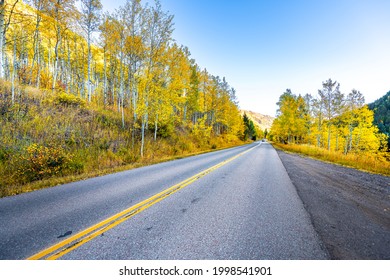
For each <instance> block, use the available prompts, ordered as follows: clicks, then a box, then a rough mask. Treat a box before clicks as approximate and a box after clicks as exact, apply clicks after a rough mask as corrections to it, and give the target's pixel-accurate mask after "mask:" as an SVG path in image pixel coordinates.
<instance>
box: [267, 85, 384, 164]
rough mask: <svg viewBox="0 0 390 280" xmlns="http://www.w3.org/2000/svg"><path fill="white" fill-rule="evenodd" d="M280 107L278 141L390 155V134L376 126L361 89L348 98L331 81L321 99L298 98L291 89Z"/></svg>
mask: <svg viewBox="0 0 390 280" xmlns="http://www.w3.org/2000/svg"><path fill="white" fill-rule="evenodd" d="M277 105H278V106H279V109H278V112H277V118H276V119H275V121H274V123H273V126H272V128H271V134H272V137H273V139H274V140H275V141H278V142H280V143H285V144H287V143H293V144H308V145H313V146H316V147H319V148H325V149H327V150H328V151H336V152H342V153H343V154H345V155H346V154H349V153H355V154H375V155H378V156H379V157H386V156H388V153H387V135H385V134H383V133H380V132H379V130H378V127H377V126H375V125H374V124H373V121H374V113H373V111H371V110H369V108H368V107H367V105H365V100H364V96H363V94H362V93H361V92H360V91H358V90H355V89H353V90H352V91H351V92H350V93H348V94H347V95H345V94H343V93H341V91H340V84H339V83H337V82H336V81H332V80H331V79H329V80H327V81H325V82H323V83H322V89H320V90H318V96H317V97H314V96H312V95H310V94H306V95H304V96H302V95H296V94H293V93H292V92H291V90H289V89H287V90H286V92H285V93H283V94H282V95H281V96H280V98H279V102H278V103H277Z"/></svg>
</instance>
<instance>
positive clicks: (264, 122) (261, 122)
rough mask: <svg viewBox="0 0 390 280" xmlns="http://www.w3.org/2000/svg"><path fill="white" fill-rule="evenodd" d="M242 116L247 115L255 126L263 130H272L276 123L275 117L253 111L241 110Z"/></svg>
mask: <svg viewBox="0 0 390 280" xmlns="http://www.w3.org/2000/svg"><path fill="white" fill-rule="evenodd" d="M240 112H241V115H244V114H246V115H247V116H248V118H249V119H251V120H252V121H253V122H254V123H255V124H257V125H258V126H259V127H260V128H261V130H263V131H264V130H265V129H267V130H268V131H269V130H270V128H271V126H272V123H273V121H274V119H275V118H274V117H271V116H268V115H263V114H260V113H256V112H253V111H248V110H241V111H240Z"/></svg>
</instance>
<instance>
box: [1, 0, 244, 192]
mask: <svg viewBox="0 0 390 280" xmlns="http://www.w3.org/2000/svg"><path fill="white" fill-rule="evenodd" d="M28 4H29V5H27V4H26V3H23V2H22V1H19V0H10V1H0V41H1V42H0V46H1V50H0V56H1V57H0V197H1V196H5V195H10V194H16V193H19V192H23V191H25V190H31V189H36V188H41V187H46V186H50V185H56V184H59V183H64V182H69V181H72V180H79V179H80V178H85V177H88V176H97V175H100V174H104V173H106V172H112V171H115V170H121V169H122V168H124V169H128V168H129V167H131V166H140V165H144V164H150V163H155V162H160V161H161V160H164V159H169V158H172V157H175V156H182V155H188V154H194V153H198V152H202V151H205V150H210V149H216V148H223V147H228V146H233V145H238V144H241V143H243V141H245V140H247V138H248V135H246V134H245V133H244V132H245V124H244V121H243V118H242V117H241V116H240V112H239V109H238V101H237V98H236V92H235V90H234V88H232V87H231V86H230V85H229V84H228V82H227V81H226V80H225V78H220V77H218V76H214V75H212V74H210V73H209V72H208V71H207V70H206V69H200V67H199V66H198V65H197V64H196V62H195V60H194V59H192V58H191V57H190V52H189V50H188V48H186V47H183V46H179V45H178V44H176V43H175V42H174V40H173V38H172V32H173V16H172V15H170V14H168V13H167V12H165V11H164V10H163V8H162V7H161V5H160V3H159V2H158V1H155V2H154V4H152V5H150V4H143V3H142V2H141V1H140V0H128V1H127V2H126V3H125V4H124V6H122V7H119V8H118V9H117V10H116V11H115V12H113V13H105V14H103V13H102V6H101V3H100V1H99V0H81V1H80V2H79V4H80V5H78V6H79V7H80V8H79V9H80V10H78V9H77V8H76V3H75V1H73V0H31V1H28ZM43 179H47V180H43Z"/></svg>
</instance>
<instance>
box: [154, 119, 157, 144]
mask: <svg viewBox="0 0 390 280" xmlns="http://www.w3.org/2000/svg"><path fill="white" fill-rule="evenodd" d="M157 122H158V114H156V120H155V121H154V142H156V140H157Z"/></svg>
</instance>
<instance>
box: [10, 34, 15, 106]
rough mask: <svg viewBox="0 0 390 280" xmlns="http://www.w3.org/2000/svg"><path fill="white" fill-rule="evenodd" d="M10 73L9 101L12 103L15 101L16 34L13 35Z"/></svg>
mask: <svg viewBox="0 0 390 280" xmlns="http://www.w3.org/2000/svg"><path fill="white" fill-rule="evenodd" d="M12 64H13V65H12V66H13V67H12V74H11V84H12V89H11V94H12V97H11V101H12V104H14V103H15V76H16V35H15V36H14V53H13V63H12Z"/></svg>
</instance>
